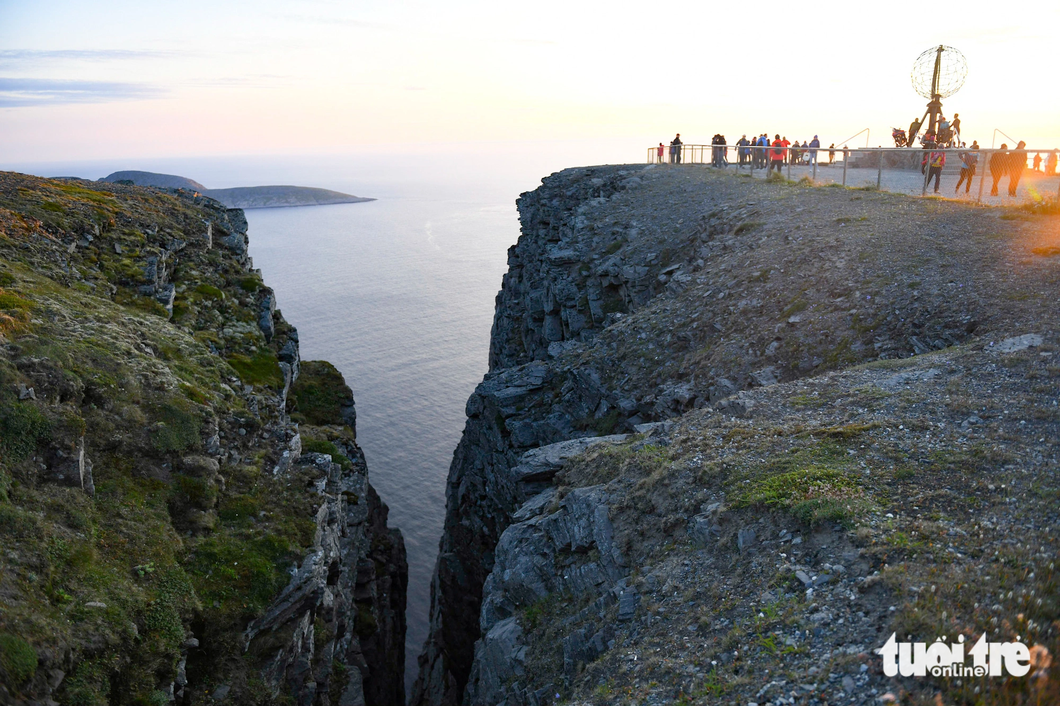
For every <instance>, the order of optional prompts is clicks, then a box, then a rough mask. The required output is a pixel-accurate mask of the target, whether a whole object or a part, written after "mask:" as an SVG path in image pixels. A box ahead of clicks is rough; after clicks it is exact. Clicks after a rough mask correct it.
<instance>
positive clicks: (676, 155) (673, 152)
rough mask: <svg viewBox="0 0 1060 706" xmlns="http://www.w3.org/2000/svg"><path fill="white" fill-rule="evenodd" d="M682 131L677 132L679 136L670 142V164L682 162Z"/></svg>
mask: <svg viewBox="0 0 1060 706" xmlns="http://www.w3.org/2000/svg"><path fill="white" fill-rule="evenodd" d="M683 144H684V143H683V142H681V133H677V137H675V138H674V139H673V141H672V142H671V143H670V164H680V163H681V145H683Z"/></svg>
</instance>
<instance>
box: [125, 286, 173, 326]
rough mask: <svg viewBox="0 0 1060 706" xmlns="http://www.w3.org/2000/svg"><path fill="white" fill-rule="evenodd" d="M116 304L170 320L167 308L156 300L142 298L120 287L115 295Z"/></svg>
mask: <svg viewBox="0 0 1060 706" xmlns="http://www.w3.org/2000/svg"><path fill="white" fill-rule="evenodd" d="M114 302H115V303H116V304H121V305H122V306H127V307H131V308H133V309H137V310H139V311H144V312H147V313H148V314H156V315H157V316H161V317H162V318H169V312H168V311H166V307H164V306H162V305H161V304H159V303H158V301H157V300H156V299H152V298H151V297H141V296H139V295H137V294H135V293H134V292H133V291H131V290H129V289H124V288H122V287H119V288H118V291H117V292H115V293H114Z"/></svg>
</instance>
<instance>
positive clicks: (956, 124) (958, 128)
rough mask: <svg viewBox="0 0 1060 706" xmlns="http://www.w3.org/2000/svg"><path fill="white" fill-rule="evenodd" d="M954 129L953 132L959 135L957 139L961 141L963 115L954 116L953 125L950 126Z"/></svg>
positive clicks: (956, 114) (955, 114)
mask: <svg viewBox="0 0 1060 706" xmlns="http://www.w3.org/2000/svg"><path fill="white" fill-rule="evenodd" d="M950 127H952V128H953V132H954V133H955V134H956V135H957V139H958V140H959V139H961V114H960V113H954V114H953V124H952V125H950Z"/></svg>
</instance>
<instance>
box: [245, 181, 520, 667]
mask: <svg viewBox="0 0 1060 706" xmlns="http://www.w3.org/2000/svg"><path fill="white" fill-rule="evenodd" d="M247 216H248V220H249V223H250V235H251V238H250V241H251V246H250V252H251V255H252V256H253V258H254V264H255V266H257V267H260V268H261V270H262V273H263V274H264V277H265V281H266V282H268V283H269V284H270V285H271V286H272V287H273V288H274V289H275V290H276V294H277V300H278V302H279V305H280V308H281V310H282V311H283V314H284V316H285V317H286V318H287V319H288V320H289V321H290V322H292V323H293V324H295V325H296V326H297V327H298V332H299V339H300V345H301V351H302V357H303V358H304V359H306V360H314V359H323V360H328V361H331V362H332V363H333V364H334V365H335V366H336V367H338V368H339V370H341V371H342V373H343V375H344V376H345V377H346V380H347V382H348V384H349V385H350V386H351V387H352V388H353V391H354V399H355V400H356V403H357V439H358V443H359V444H360V445H361V447H362V448H363V449H364V453H365V456H366V458H367V461H368V468H369V472H370V477H371V481H372V484H373V485H374V486H375V488H376V490H378V492H379V494H380V496H381V497H382V498H383V500H384V501H385V502H386V503H387V504H388V505H389V506H390V525H391V526H397V527H399V528H401V531H402V533H403V534H404V536H405V546H406V549H407V552H408V561H409V594H408V612H407V615H408V634H407V636H406V640H407V643H408V649H407V660H406V671H407V673H408V674H409V675H410V676H411V675H412V674H414V673H415V669H416V664H415V657H416V655H417V654H418V652H419V649H420V646H421V645H422V643H423V640H424V638H425V637H426V629H427V612H428V609H429V606H430V597H429V586H430V580H431V572H432V570H433V567H434V558H435V555H436V554H437V551H438V538H439V536H440V534H441V529H442V520H443V517H444V514H445V478H446V475H447V472H448V467H449V460H450V459H451V457H452V453H453V450H454V448H455V447H456V443H457V441H459V439H460V433H461V431H462V429H463V424H464V403H465V402H466V400H467V397H468V395H470V394H471V392H472V390H474V388H475V385H476V384H478V382H479V381H480V380H481V379H482V375H483V374H484V373H485V371H486V364H487V352H488V349H489V333H490V325H491V323H492V319H493V298H494V296H495V295H496V292H497V288H498V285H499V282H500V279H501V275H502V274H503V272H504V270H505V268H506V257H505V250H506V248H507V247H508V246H509V245H510V244H512V243H513V242H514V241H515V238H516V236H517V232H518V229H517V225H516V220H515V208H514V203H509V204H503V203H492V202H490V201H488V200H485V199H478V200H476V199H466V200H448V199H432V198H429V197H423V196H420V195H418V194H409V195H406V196H396V195H394V196H390V197H388V198H385V199H380V200H379V201H373V202H370V203H363V204H344V205H336V206H316V207H307V208H285V209H260V210H254V211H248V212H247Z"/></svg>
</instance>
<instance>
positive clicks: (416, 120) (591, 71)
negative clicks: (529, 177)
mask: <svg viewBox="0 0 1060 706" xmlns="http://www.w3.org/2000/svg"><path fill="white" fill-rule="evenodd" d="M931 7H935V8H937V9H936V10H931V9H929V8H931ZM752 13H753V15H754V17H753V18H752V17H751V15H752ZM928 17H932V18H933V20H934V21H930V22H929V21H927V18H928ZM1058 35H1060V2H1057V0H1033V1H1028V2H1008V3H1004V4H994V3H991V4H989V5H988V4H985V3H976V2H962V3H949V4H943V5H937V4H936V5H931V4H924V5H921V4H917V3H913V4H909V3H901V2H891V3H864V2H861V3H857V2H850V1H849V0H844V1H843V2H838V1H837V2H829V1H819V2H753V3H741V2H711V3H708V2H702V1H699V2H676V1H670V0H657V1H656V2H650V3H649V2H642V3H622V2H579V1H578V0H535V1H534V2H520V3H510V2H496V1H494V2H473V1H466V0H447V1H446V2H422V1H419V0H412V1H405V2H402V1H393V2H377V1H374V0H371V1H334V2H333V1H330V0H301V1H296V0H283V1H277V2H273V1H271V0H255V1H241V0H213V1H212V2H202V1H199V0H182V1H181V2H179V3H158V2H144V0H136V1H128V2H127V1H123V0H114V1H111V2H93V1H91V0H78V1H76V2H67V1H63V0H34V1H33V2H26V1H24V0H0V168H3V166H4V164H10V163H14V162H27V161H41V162H44V161H56V160H64V161H67V160H76V159H86V160H87V159H100V158H116V157H119V158H138V157H178V156H195V155H206V154H214V155H216V154H302V153H320V152H342V151H357V150H364V149H394V150H415V149H418V148H419V146H421V145H422V144H423V143H454V142H456V143H459V142H469V141H471V142H482V141H488V142H500V143H502V142H511V141H535V140H540V141H548V140H586V139H595V138H607V139H614V140H615V141H616V144H618V143H619V142H621V144H623V145H640V144H641V143H643V147H645V148H646V147H647V146H648V145H651V144H654V143H657V142H659V141H660V140H661V141H667V142H668V141H669V140H670V139H671V138H672V137H673V134H674V133H675V132H681V134H682V138H683V139H684V141H685V142H686V143H690V142H697V143H704V142H709V141H710V138H711V136H712V135H713V134H714V133H715V132H722V133H724V134H725V135H726V136H727V137H728V138H729V139H730V141H733V140H735V139H737V138H738V137H739V136H740V134H742V133H745V132H746V133H758V132H763V131H768V132H769V133H770V134H773V133H775V132H781V133H784V134H786V135H787V136H789V137H792V138H796V139H809V138H811V137H812V136H813V134H815V133H819V134H820V135H821V138H822V140H823V141H824V142H825V144H827V143H829V142H833V141H835V142H838V141H840V140H843V139H844V138H846V137H848V136H850V135H852V134H854V133H855V132H858V131H859V130H861V129H863V128H865V127H868V128H870V129H871V144H872V145H877V144H884V145H886V144H889V143H890V128H891V127H892V126H902V127H906V126H908V124H909V122H910V120H912V118H913V117H914V116H919V115H921V114H922V113H923V111H924V103H925V100H924V99H922V98H921V97H920V96H918V95H917V94H916V93H914V91H913V89H912V87H911V85H910V79H909V72H910V68H911V67H912V64H913V61H914V60H915V59H916V57H917V56H918V55H919V54H920V53H921V52H922V51H924V50H925V49H929V48H931V47H933V46H935V45H938V44H946V45H952V46H955V47H957V48H958V49H960V50H961V51H962V52H963V53H964V55H965V56H966V57H967V60H968V64H969V69H970V71H969V77H968V80H967V83H966V84H965V86H964V88H963V89H962V90H961V91H960V92H959V93H957V94H956V95H955V96H954V97H952V98H949V99H947V100H946V101H945V112H946V113H947V114H950V115H951V114H952V112H953V111H957V112H959V113H960V114H961V118H962V121H963V125H964V130H963V132H964V133H965V134H966V135H967V136H969V137H974V138H977V139H978V140H979V142H980V143H981V144H983V145H984V146H989V143H990V141H991V136H992V133H993V130H994V128H1000V129H1002V130H1003V131H1005V132H1006V133H1007V134H1008V135H1011V136H1013V137H1015V138H1017V139H1025V140H1027V142H1028V143H1030V146H1031V147H1032V148H1033V147H1042V148H1045V147H1054V146H1060V96H1058V91H1057V87H1056V86H1057V84H1056V80H1055V76H1056V73H1057V69H1058V64H1060V58H1058V53H1057V51H1058V46H1060V45H1058V39H1060V36H1058ZM1004 139H1006V138H999V143H1000V141H1002V140H1004ZM863 140H864V137H862V138H860V139H859V140H855V141H852V143H851V144H852V145H853V144H858V143H860V144H864V142H863ZM543 144H544V143H543ZM623 149H626V148H625V147H624V148H623ZM631 152H635V153H631V154H629V155H628V156H627V155H624V154H616V155H615V157H614V159H613V161H640V160H642V159H643V157H644V152H643V150H642V149H640V148H639V147H638V148H636V150H631Z"/></svg>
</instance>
